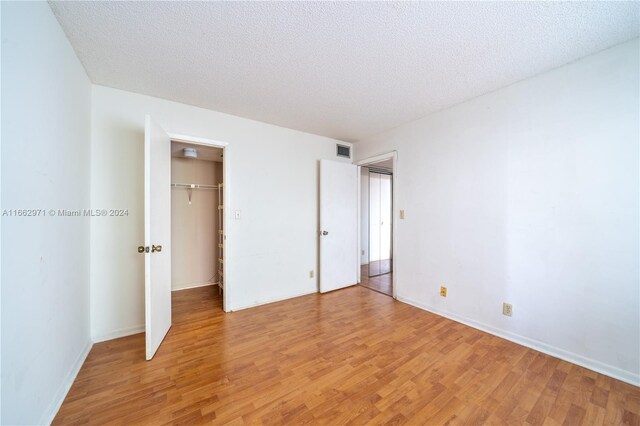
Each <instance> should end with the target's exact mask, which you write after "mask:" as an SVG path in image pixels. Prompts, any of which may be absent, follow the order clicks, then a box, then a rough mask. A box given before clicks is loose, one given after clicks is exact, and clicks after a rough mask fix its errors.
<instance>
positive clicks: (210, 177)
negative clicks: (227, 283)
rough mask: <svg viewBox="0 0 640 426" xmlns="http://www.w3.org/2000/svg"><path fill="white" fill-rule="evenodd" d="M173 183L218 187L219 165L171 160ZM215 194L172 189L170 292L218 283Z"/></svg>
mask: <svg viewBox="0 0 640 426" xmlns="http://www.w3.org/2000/svg"><path fill="white" fill-rule="evenodd" d="M171 181H172V182H173V183H187V184H190V183H196V184H202V185H217V184H218V183H220V182H222V163H221V162H214V161H204V160H194V159H186V158H177V157H173V158H171ZM217 207H218V191H217V190H205V189H194V190H192V194H191V204H189V194H188V191H187V190H186V189H183V188H172V189H171V288H172V289H173V290H180V289H185V288H190V287H197V286H202V285H206V284H208V283H212V282H214V281H217V276H216V259H217V258H218V239H217V230H218V210H217Z"/></svg>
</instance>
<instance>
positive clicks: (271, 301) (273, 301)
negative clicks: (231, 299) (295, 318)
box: [228, 289, 318, 312]
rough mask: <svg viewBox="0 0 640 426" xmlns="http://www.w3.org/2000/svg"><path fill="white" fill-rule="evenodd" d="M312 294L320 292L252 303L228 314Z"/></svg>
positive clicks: (236, 308) (236, 307) (315, 291)
mask: <svg viewBox="0 0 640 426" xmlns="http://www.w3.org/2000/svg"><path fill="white" fill-rule="evenodd" d="M310 294H318V290H317V289H314V290H311V291H304V292H302V293H295V294H292V295H290V296H285V297H279V298H277V299H267V300H263V301H260V302H255V303H250V304H248V305H241V306H235V307H234V308H233V309H230V310H229V311H228V312H236V311H242V310H243V309H249V308H255V307H257V306H262V305H268V304H270V303H276V302H282V301H284V300H289V299H294V298H296V297H302V296H308V295H310Z"/></svg>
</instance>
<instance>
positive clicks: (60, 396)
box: [38, 341, 93, 425]
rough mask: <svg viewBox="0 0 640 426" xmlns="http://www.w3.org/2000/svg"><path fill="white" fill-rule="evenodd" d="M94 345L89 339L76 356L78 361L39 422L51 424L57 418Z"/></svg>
mask: <svg viewBox="0 0 640 426" xmlns="http://www.w3.org/2000/svg"><path fill="white" fill-rule="evenodd" d="M92 347H93V343H91V341H89V342H87V344H86V345H85V347H84V348H83V349H82V352H80V354H79V355H78V358H76V361H75V362H74V363H73V366H72V367H71V370H69V373H67V376H66V377H65V378H64V380H63V381H62V385H61V386H60V387H59V388H58V391H57V392H56V395H55V397H54V398H53V401H52V402H51V404H50V405H49V408H48V409H47V410H46V411H45V412H44V414H43V416H42V419H41V421H39V422H38V423H39V424H42V425H50V424H51V423H52V422H53V419H55V418H56V415H57V414H58V411H59V410H60V407H61V406H62V403H63V402H64V399H65V398H66V397H67V394H68V393H69V390H70V389H71V386H72V385H73V382H74V381H75V380H76V377H78V373H79V372H80V369H81V368H82V365H83V364H84V361H85V360H86V359H87V356H88V355H89V352H91V348H92Z"/></svg>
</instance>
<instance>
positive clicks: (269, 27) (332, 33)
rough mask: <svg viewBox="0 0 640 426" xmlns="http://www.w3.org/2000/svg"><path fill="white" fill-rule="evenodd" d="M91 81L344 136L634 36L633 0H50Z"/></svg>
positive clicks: (636, 13) (390, 124) (433, 108)
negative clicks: (210, 0) (281, 0)
mask: <svg viewBox="0 0 640 426" xmlns="http://www.w3.org/2000/svg"><path fill="white" fill-rule="evenodd" d="M50 4H51V8H52V10H53V11H54V13H55V14H56V16H57V18H58V20H59V22H60V23H61V25H62V27H63V29H64V30H65V32H66V34H67V36H68V37H69V40H70V41H71V44H72V45H73V47H74V49H75V50H76V52H77V54H78V57H79V58H80V60H81V61H82V63H83V64H84V66H85V68H86V69H87V72H88V74H89V77H90V78H91V80H92V81H93V82H94V83H97V84H101V85H105V86H110V87H115V88H119V89H124V90H129V91H133V92H138V93H143V94H147V95H152V96H157V97H160V98H165V99H171V100H174V101H179V102H183V103H187V104H191V105H197V106H200V107H204V108H209V109H213V110H216V111H221V112H226V113H230V114H234V115H238V116H242V117H247V118H252V119H255V120H260V121H264V122H268V123H273V124H278V125H280V126H285V127H289V128H293V129H299V130H303V131H307V132H310V133H315V134H319V135H325V136H330V137H334V138H337V139H342V140H346V141H356V140H358V139H361V138H363V137H366V136H370V135H372V134H376V133H379V132H381V131H384V130H388V129H390V128H393V127H395V126H398V125H400V124H403V123H406V122H408V121H411V120H415V119H417V118H420V117H423V116H425V115H427V114H429V113H431V112H434V111H437V110H440V109H443V108H446V107H448V106H451V105H453V104H456V103H459V102H461V101H464V100H467V99H470V98H473V97H475V96H478V95H480V94H483V93H487V92H490V91H492V90H495V89H497V88H500V87H504V86H507V85H509V84H511V83H514V82H516V81H518V80H522V79H524V78H527V77H530V76H533V75H535V74H538V73H541V72H543V71H547V70H549V69H552V68H555V67H558V66H560V65H563V64H566V63H568V62H571V61H573V60H575V59H578V58H580V57H583V56H586V55H589V54H591V53H595V52H597V51H600V50H602V49H605V48H607V47H610V46H613V45H615V44H618V43H621V42H624V41H626V40H629V39H632V38H635V37H638V34H639V30H638V28H639V18H638V17H639V9H640V4H639V3H637V2H584V3H583V2H562V3H559V2H522V3H519V2H518V3H516V2H504V3H500V2H470V3H469V2H51V3H50Z"/></svg>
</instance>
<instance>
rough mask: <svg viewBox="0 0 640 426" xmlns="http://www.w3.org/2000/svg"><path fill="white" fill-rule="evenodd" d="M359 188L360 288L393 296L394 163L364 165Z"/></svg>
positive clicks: (390, 161)
mask: <svg viewBox="0 0 640 426" xmlns="http://www.w3.org/2000/svg"><path fill="white" fill-rule="evenodd" d="M360 185H361V187H360V214H361V216H360V228H361V229H360V239H361V240H360V248H361V251H360V255H361V257H360V285H362V286H363V287H367V288H369V289H371V290H374V291H377V292H380V293H383V294H386V295H388V296H392V297H393V296H394V288H393V263H394V262H393V255H394V253H393V160H392V159H384V160H381V161H376V162H372V163H367V164H363V165H361V167H360Z"/></svg>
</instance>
